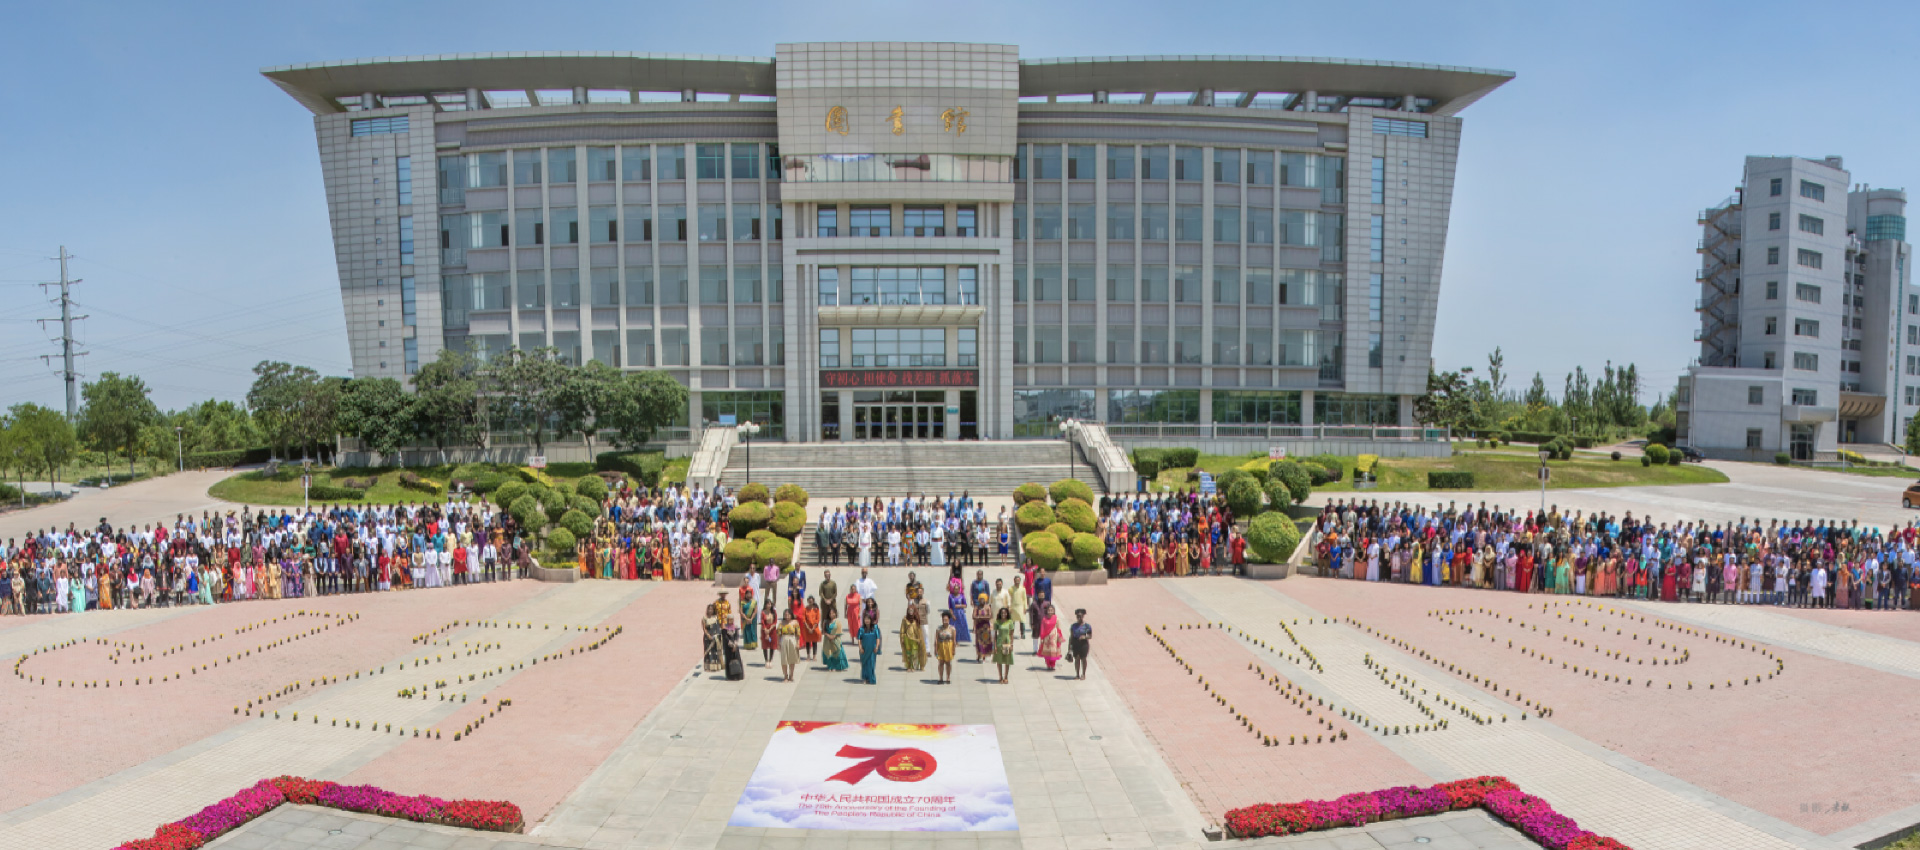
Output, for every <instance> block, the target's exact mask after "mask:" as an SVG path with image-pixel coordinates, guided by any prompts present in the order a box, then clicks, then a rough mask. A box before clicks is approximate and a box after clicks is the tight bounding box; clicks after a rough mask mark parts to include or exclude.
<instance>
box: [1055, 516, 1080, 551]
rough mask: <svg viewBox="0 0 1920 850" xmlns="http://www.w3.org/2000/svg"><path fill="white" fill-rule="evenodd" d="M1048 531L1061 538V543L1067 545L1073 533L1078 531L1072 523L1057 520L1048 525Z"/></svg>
mask: <svg viewBox="0 0 1920 850" xmlns="http://www.w3.org/2000/svg"><path fill="white" fill-rule="evenodd" d="M1047 533H1048V534H1051V535H1053V536H1055V537H1058V538H1060V545H1062V546H1065V545H1067V541H1069V540H1072V539H1073V535H1075V534H1077V533H1078V532H1076V531H1074V530H1073V526H1071V525H1068V524H1066V523H1064V522H1056V523H1054V524H1052V525H1049V526H1047Z"/></svg>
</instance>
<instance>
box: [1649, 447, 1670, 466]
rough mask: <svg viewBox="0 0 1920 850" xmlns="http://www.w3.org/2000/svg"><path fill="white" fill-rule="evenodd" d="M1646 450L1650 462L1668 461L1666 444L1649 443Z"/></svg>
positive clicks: (1660, 462)
mask: <svg viewBox="0 0 1920 850" xmlns="http://www.w3.org/2000/svg"><path fill="white" fill-rule="evenodd" d="M1646 452H1647V462H1648V463H1652V464H1662V463H1666V462H1667V447H1666V446H1663V445H1660V444H1659V443H1648V444H1647V448H1646Z"/></svg>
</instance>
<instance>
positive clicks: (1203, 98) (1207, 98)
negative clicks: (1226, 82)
mask: <svg viewBox="0 0 1920 850" xmlns="http://www.w3.org/2000/svg"><path fill="white" fill-rule="evenodd" d="M1194 105H1195V106H1212V105H1213V89H1201V90H1200V100H1199V102H1198V103H1196V104H1194Z"/></svg>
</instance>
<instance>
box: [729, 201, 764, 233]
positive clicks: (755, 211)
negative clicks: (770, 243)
mask: <svg viewBox="0 0 1920 850" xmlns="http://www.w3.org/2000/svg"><path fill="white" fill-rule="evenodd" d="M759 238H760V205H759V204H742V203H735V204H734V205H733V239H734V241H735V242H749V241H752V240H755V239H759Z"/></svg>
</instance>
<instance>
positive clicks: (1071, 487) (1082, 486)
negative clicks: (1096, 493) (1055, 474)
mask: <svg viewBox="0 0 1920 850" xmlns="http://www.w3.org/2000/svg"><path fill="white" fill-rule="evenodd" d="M1047 493H1048V495H1051V496H1053V503H1054V504H1056V505H1058V504H1060V503H1061V502H1064V501H1066V500H1068V499H1079V500H1080V501H1082V502H1086V503H1088V504H1092V503H1093V488H1092V487H1088V486H1087V482H1085V481H1081V480H1079V479H1077V478H1062V479H1060V480H1059V481H1055V482H1053V486H1052V487H1049V488H1047Z"/></svg>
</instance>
